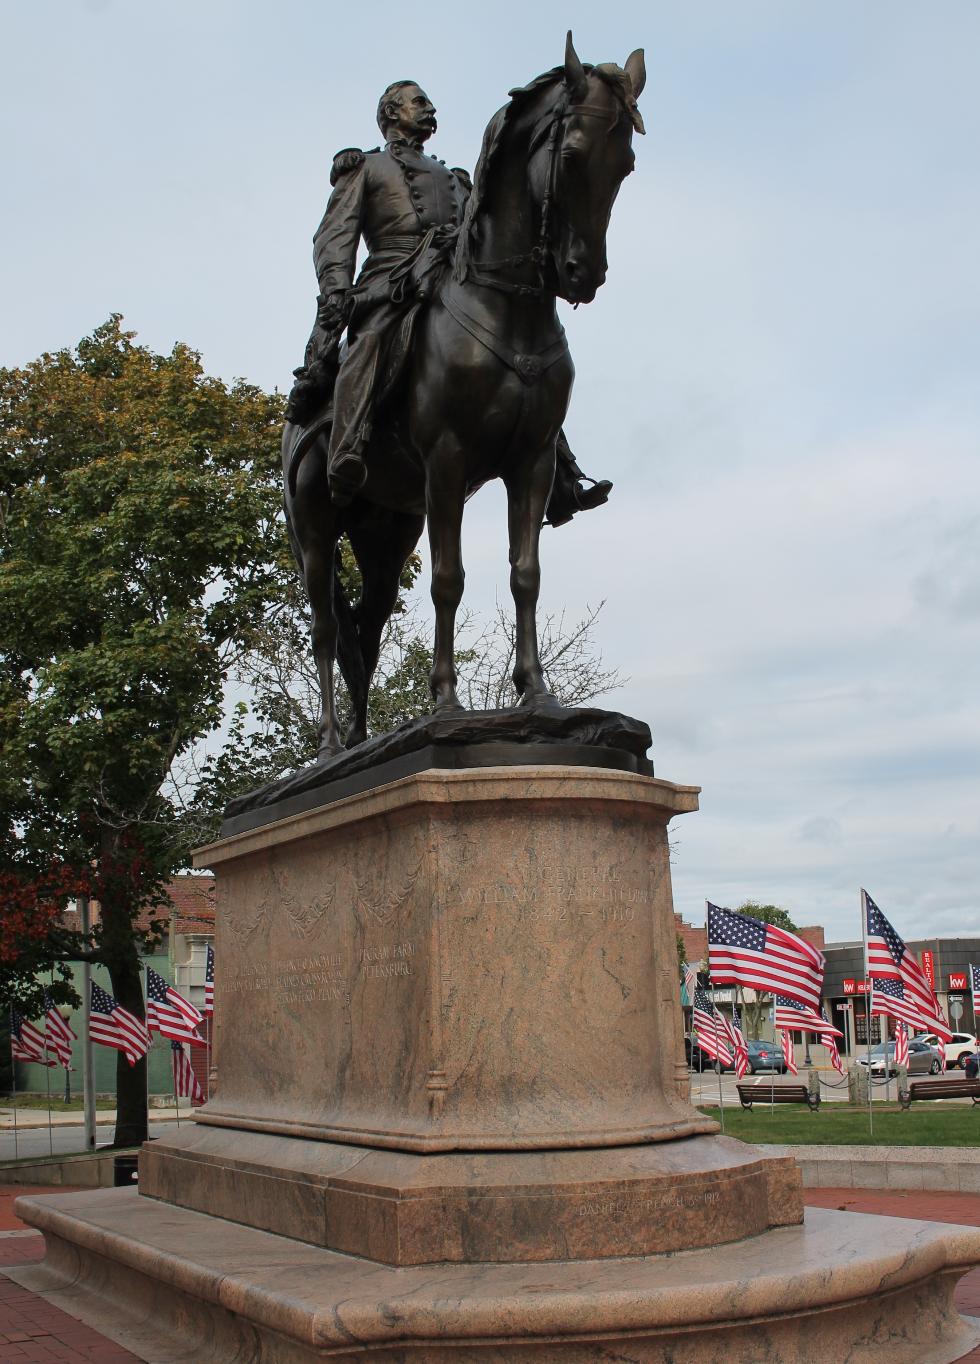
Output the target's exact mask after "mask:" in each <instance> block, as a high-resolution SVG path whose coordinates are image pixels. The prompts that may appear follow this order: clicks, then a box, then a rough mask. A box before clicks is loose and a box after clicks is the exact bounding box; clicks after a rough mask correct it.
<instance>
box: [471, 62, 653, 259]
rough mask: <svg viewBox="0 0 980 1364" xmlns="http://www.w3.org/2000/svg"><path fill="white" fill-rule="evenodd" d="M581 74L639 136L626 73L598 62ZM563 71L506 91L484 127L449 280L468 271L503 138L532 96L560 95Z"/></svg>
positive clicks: (542, 122)
mask: <svg viewBox="0 0 980 1364" xmlns="http://www.w3.org/2000/svg"><path fill="white" fill-rule="evenodd" d="M583 70H584V71H585V73H586V75H589V74H590V73H593V74H595V75H596V76H598V77H599V78H600V79H601V80H603V81H605V83H606V84H607V85H608V86H609V87H610V88H611V89H612V91H613V92H614V94H615V95H616V96H617V98H618V99H619V100H620V102H621V103H622V105H623V109H624V112H625V114H626V116H627V117H628V118H629V119H630V121H631V122H632V124H633V126H634V128H636V130H637V131H638V132H641V133H642V132H643V120H642V118H641V117H640V111H639V110H638V109H637V107H636V99H635V98H634V96H633V82H632V81H631V80H630V77H629V75H628V73H627V72H626V71H624V70H623V68H622V67H621V66H617V65H616V63H615V62H602V63H601V64H600V65H599V66H591V65H589V63H588V62H584V63H583ZM564 84H565V68H564V66H556V67H553V68H552V69H551V70H550V71H544V72H542V74H541V75H540V76H535V78H534V80H533V81H530V82H529V83H528V84H527V85H520V86H517V87H515V89H513V90H510V91H508V94H509V96H510V99H509V102H508V103H507V104H505V105H504V106H503V108H502V109H498V110H497V112H496V113H495V114H494V116H493V118H492V119H491V120H490V122H489V123H488V124H487V127H486V131H485V132H484V134H483V145H482V146H481V148H480V156H479V159H478V160H477V163H476V170H475V171H474V172H473V189H472V190H471V192H470V197H469V199H468V201H467V204H466V211H465V213H464V215H463V225H462V227H461V228H460V231H459V238H458V240H457V243H456V258H455V263H454V266H453V278H454V279H455V280H458V281H462V280H464V279H465V278H466V273H467V270H468V268H469V264H470V258H471V254H472V248H473V238H474V235H475V228H476V220H477V218H478V216H479V214H480V210H481V209H482V207H483V203H484V200H485V199H486V194H487V188H488V185H489V182H490V179H491V176H492V174H493V171H494V169H495V167H496V163H497V161H498V159H499V153H500V149H501V147H502V146H503V144H504V141H505V140H506V138H507V136H508V135H509V134H510V133H511V132H512V131H513V130H514V129H515V128H516V126H517V124H518V122H519V121H520V119H521V118H522V117H523V115H524V114H525V113H527V112H528V111H529V110H530V109H532V107H533V105H534V100H535V96H537V95H539V94H541V93H542V92H543V91H545V90H547V89H548V88H549V87H551V86H561V87H562V92H563V91H564ZM556 102H557V101H551V102H549V104H548V106H547V108H546V110H545V111H544V113H545V114H546V115H548V116H550V115H551V113H552V112H553V110H554V106H555V103H556ZM547 122H548V119H547V117H543V118H539V119H538V120H537V123H536V124H535V126H534V127H533V128H532V130H531V136H530V145H531V148H532V149H533V148H534V146H535V145H536V143H537V140H538V137H539V135H540V134H541V133H543V131H544V129H545V127H546V126H547Z"/></svg>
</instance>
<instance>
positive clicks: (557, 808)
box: [17, 763, 980, 1364]
mask: <svg viewBox="0 0 980 1364" xmlns="http://www.w3.org/2000/svg"><path fill="white" fill-rule="evenodd" d="M696 808H697V788H695V787H684V786H676V785H673V784H672V783H670V782H666V781H662V780H659V779H657V778H655V777H653V776H652V775H650V774H648V773H644V772H639V771H635V770H622V769H620V768H617V767H607V766H604V765H599V766H594V767H592V766H584V765H578V766H568V765H562V764H559V763H550V764H546V765H537V766H535V765H531V764H527V763H524V764H523V765H520V766H503V765H500V766H494V765H480V766H477V767H475V768H465V769H461V770H456V769H452V768H449V769H443V768H436V769H430V770H426V771H421V772H412V773H409V774H406V775H403V776H401V777H400V778H398V779H397V780H393V781H391V782H389V783H387V784H385V785H382V786H379V787H375V788H372V789H368V790H363V791H358V792H355V793H352V794H349V795H347V796H345V797H341V798H336V792H334V793H333V796H328V797H327V798H326V800H325V802H323V803H320V804H319V805H315V806H313V807H311V808H301V809H294V810H292V812H286V813H284V812H283V809H282V807H281V806H278V807H277V805H276V803H275V802H274V803H273V804H272V806H271V807H269V808H267V809H266V812H265V820H264V822H262V823H260V824H259V825H257V826H254V827H252V826H249V825H248V824H246V826H245V827H238V828H237V829H236V830H235V831H233V832H230V833H229V835H228V836H227V837H225V838H223V839H221V841H220V842H218V843H217V844H215V845H214V846H212V847H211V848H208V849H204V850H203V851H202V852H201V854H200V855H199V861H200V863H201V864H202V865H207V866H212V867H214V869H215V874H216V878H217V887H218V923H217V945H216V958H217V970H218V980H217V982H216V1003H217V1013H216V1018H215V1025H216V1026H215V1032H216V1043H215V1045H216V1055H217V1079H218V1083H217V1090H216V1092H215V1093H214V1094H213V1095H212V1098H211V1100H210V1102H209V1103H208V1104H207V1105H206V1106H205V1107H204V1108H202V1109H199V1110H197V1112H196V1114H195V1118H196V1121H195V1122H194V1123H193V1124H188V1125H186V1126H185V1127H184V1128H183V1129H181V1131H180V1132H178V1133H176V1134H174V1135H172V1136H168V1137H165V1138H162V1139H160V1140H158V1141H154V1142H152V1143H149V1144H148V1145H147V1146H146V1147H145V1148H144V1151H143V1153H142V1155H141V1157H140V1185H139V1191H138V1192H134V1191H132V1190H123V1191H111V1192H109V1191H101V1192H99V1193H94V1194H70V1195H62V1196H60V1197H54V1198H39V1199H38V1198H31V1199H22V1200H20V1201H19V1203H18V1210H19V1214H20V1216H22V1217H23V1218H24V1219H25V1220H26V1221H28V1222H30V1223H31V1224H33V1225H36V1226H38V1227H40V1228H41V1229H42V1230H43V1231H44V1233H45V1236H46V1238H47V1243H48V1258H47V1260H46V1262H45V1264H44V1265H43V1266H40V1267H37V1268H33V1267H32V1268H30V1269H27V1268H25V1269H23V1270H19V1271H17V1277H18V1280H19V1282H22V1283H25V1284H29V1285H30V1286H31V1287H34V1288H37V1289H38V1290H39V1291H43V1292H45V1293H46V1294H49V1295H51V1296H52V1298H53V1300H55V1301H58V1302H59V1303H60V1304H61V1305H62V1306H64V1307H66V1308H67V1310H69V1311H73V1312H75V1314H76V1315H79V1316H81V1317H82V1318H83V1319H84V1320H88V1321H91V1322H92V1323H93V1324H97V1325H98V1326H99V1328H100V1329H101V1330H102V1331H103V1332H105V1333H107V1334H109V1335H112V1336H114V1337H115V1338H117V1339H119V1340H120V1341H122V1342H124V1343H127V1344H129V1345H130V1347H131V1348H133V1349H134V1350H135V1351H136V1353H138V1354H141V1355H142V1356H143V1357H144V1358H146V1359H148V1360H155V1361H160V1362H161V1364H163V1361H177V1360H190V1359H193V1360H201V1359H207V1360H209V1361H214V1362H215V1364H219V1362H220V1361H225V1360H228V1361H231V1360H241V1359H249V1360H255V1361H268V1362H269V1364H271V1362H272V1361H275V1364H294V1361H295V1362H297V1364H298V1361H304V1362H305V1361H311V1360H314V1359H316V1360H322V1359H331V1360H354V1359H361V1358H368V1357H369V1358H370V1359H372V1360H377V1361H385V1362H386V1364H396V1361H397V1364H403V1362H405V1364H407V1361H420V1362H421V1361H426V1362H428V1361H432V1364H436V1361H439V1364H443V1361H447V1360H458V1361H470V1360H472V1361H474V1362H475V1361H483V1360H486V1361H494V1364H504V1361H506V1362H507V1364H515V1362H517V1361H524V1360H527V1361H544V1360H549V1361H550V1360H562V1361H564V1360H568V1361H577V1362H579V1364H585V1361H595V1360H603V1359H608V1360H610V1361H612V1360H619V1361H623V1360H630V1361H644V1362H646V1361H661V1362H665V1361H668V1360H670V1361H672V1364H694V1361H698V1364H701V1361H708V1360H712V1359H720V1358H724V1359H726V1360H734V1361H739V1360H745V1361H748V1360H760V1359H773V1360H776V1359H778V1360H782V1361H797V1360H798V1361H801V1364H802V1361H803V1360H807V1361H810V1360H813V1359H814V1358H817V1357H824V1358H828V1359H829V1358H847V1359H849V1360H850V1361H851V1362H852V1364H859V1362H860V1361H871V1360H883V1359H885V1358H886V1356H887V1358H888V1360H889V1364H902V1362H903V1361H906V1360H907V1361H909V1364H911V1361H913V1360H914V1361H916V1364H924V1362H925V1361H930V1360H931V1361H934V1364H941V1362H943V1364H945V1362H946V1361H952V1360H954V1359H956V1358H958V1357H959V1356H960V1355H962V1354H963V1353H964V1352H965V1351H966V1350H967V1349H968V1348H970V1346H971V1345H972V1344H973V1343H974V1339H975V1337H976V1336H977V1335H978V1334H980V1333H977V1332H975V1331H974V1328H973V1327H972V1326H971V1325H969V1324H968V1323H966V1322H965V1321H964V1320H963V1319H961V1318H959V1317H958V1316H957V1314H956V1313H955V1311H954V1310H953V1308H952V1306H951V1298H950V1294H951V1290H952V1285H953V1283H954V1282H955V1279H956V1277H957V1276H958V1274H960V1273H962V1272H963V1271H964V1270H965V1269H967V1268H968V1267H969V1266H970V1265H972V1264H974V1263H976V1262H977V1261H980V1231H975V1230H972V1229H964V1228H948V1227H934V1226H931V1225H928V1224H921V1223H919V1224H917V1223H912V1222H907V1221H904V1220H903V1221H901V1222H896V1221H892V1220H891V1219H873V1218H867V1217H860V1216H855V1215H847V1214H842V1213H831V1212H816V1211H814V1212H810V1213H808V1214H807V1217H806V1220H805V1222H804V1221H803V1204H802V1191H801V1183H800V1177H799V1171H798V1169H797V1167H796V1165H795V1163H794V1162H793V1161H791V1160H789V1159H787V1158H779V1157H773V1156H770V1155H768V1154H765V1153H763V1152H762V1151H760V1150H759V1149H757V1148H754V1147H751V1146H747V1145H744V1144H743V1143H740V1142H737V1141H733V1140H732V1139H730V1138H726V1137H724V1136H721V1135H719V1132H718V1125H717V1124H716V1123H715V1122H714V1121H713V1120H712V1119H710V1118H709V1117H708V1116H707V1115H705V1114H704V1113H702V1112H700V1111H699V1110H698V1109H696V1108H694V1107H693V1106H692V1105H691V1103H690V1102H689V1097H688V1086H689V1081H688V1074H687V1068H686V1065H685V1061H684V1047H683V1036H682V1024H681V1016H680V1009H679V1005H678V970H677V956H676V943H675V922H674V916H673V904H672V896H671V889H670V866H669V861H670V858H669V849H668V843H667V825H668V822H669V820H670V819H671V818H673V817H674V816H675V815H677V814H681V813H684V812H687V811H692V810H694V809H696ZM277 816H279V817H277ZM270 820H271V822H270ZM137 1318H138V1319H139V1320H137ZM815 1332H818V1333H819V1342H820V1345H819V1350H817V1352H816V1353H815V1347H814V1333H815ZM821 1352H822V1353H821Z"/></svg>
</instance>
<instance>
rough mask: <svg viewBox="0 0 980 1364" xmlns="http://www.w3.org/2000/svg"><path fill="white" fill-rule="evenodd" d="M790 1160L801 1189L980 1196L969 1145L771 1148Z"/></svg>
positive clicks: (979, 1156)
mask: <svg viewBox="0 0 980 1364" xmlns="http://www.w3.org/2000/svg"><path fill="white" fill-rule="evenodd" d="M759 1149H760V1150H762V1151H765V1152H766V1153H767V1154H769V1155H774V1156H792V1157H793V1159H794V1160H795V1161H796V1162H797V1164H798V1165H799V1167H800V1170H801V1171H802V1174H803V1187H804V1188H806V1189H910V1190H934V1191H935V1192H937V1193H939V1192H942V1193H971V1194H975V1193H980V1150H974V1149H973V1148H972V1147H969V1146H776V1145H765V1144H763V1143H761V1142H760V1143H759Z"/></svg>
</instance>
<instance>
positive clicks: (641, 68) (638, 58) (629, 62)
mask: <svg viewBox="0 0 980 1364" xmlns="http://www.w3.org/2000/svg"><path fill="white" fill-rule="evenodd" d="M623 70H624V71H625V72H626V74H627V76H629V78H630V83H631V85H632V86H633V98H634V99H639V98H640V95H641V94H642V93H643V87H644V86H645V85H646V83H647V67H646V62H645V61H644V60H643V48H642V47H638V48H637V49H636V51H635V52H631V53H630V55H629V56H628V57H627V58H626V65H625V66H624V67H623Z"/></svg>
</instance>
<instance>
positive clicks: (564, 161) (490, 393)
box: [283, 34, 645, 758]
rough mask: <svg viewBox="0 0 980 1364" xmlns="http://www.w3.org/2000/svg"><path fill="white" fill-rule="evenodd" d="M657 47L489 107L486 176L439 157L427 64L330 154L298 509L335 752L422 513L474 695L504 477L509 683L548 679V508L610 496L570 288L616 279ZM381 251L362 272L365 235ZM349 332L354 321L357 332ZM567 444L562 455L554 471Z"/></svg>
mask: <svg viewBox="0 0 980 1364" xmlns="http://www.w3.org/2000/svg"><path fill="white" fill-rule="evenodd" d="M644 81H645V70H644V64H643V53H642V51H637V52H634V53H632V54H631V56H630V57H629V58H627V61H626V65H625V67H619V66H617V65H615V64H614V63H603V64H602V65H600V66H595V67H593V66H589V65H587V64H583V63H582V62H580V61H579V58H578V56H577V54H576V52H575V49H574V46H573V45H572V40H571V34H569V36H568V42H567V45H566V52H565V62H564V65H563V66H560V67H557V68H555V69H554V70H553V71H549V72H546V73H545V74H544V75H542V76H539V77H538V78H537V79H536V80H534V81H532V82H531V83H530V84H529V85H527V86H524V87H523V88H521V89H518V90H514V91H512V92H511V96H510V101H509V103H508V104H506V105H505V106H504V108H503V109H501V110H500V111H499V112H498V113H497V114H495V115H494V117H493V119H491V121H490V124H489V125H488V127H487V130H486V133H485V134H484V139H483V147H482V150H481V153H480V159H479V162H478V164H477V167H476V172H475V175H474V178H473V183H472V187H471V186H470V182H469V178H468V176H467V175H466V173H465V172H464V171H461V170H459V169H449V168H447V167H446V166H445V165H443V163H442V162H440V161H437V160H435V158H433V157H430V156H426V155H425V154H424V153H423V151H422V146H423V144H424V142H425V141H426V140H427V138H428V137H430V136H431V134H432V133H433V132H434V131H435V127H436V120H435V109H434V107H433V105H432V104H431V102H430V101H429V99H428V97H427V96H426V94H425V92H424V91H423V90H422V89H421V88H420V87H419V86H418V85H417V84H416V83H415V82H412V81H399V82H397V83H396V84H395V85H392V86H389V87H388V89H387V90H386V91H385V92H384V94H383V95H382V97H381V101H380V103H379V107H378V123H379V126H380V127H381V128H382V131H383V134H384V136H385V139H386V144H385V146H384V148H379V149H377V150H375V151H372V152H367V153H365V152H361V151H360V150H357V149H353V148H351V149H347V150H345V151H342V152H340V153H338V155H337V156H336V158H335V159H334V167H333V172H332V175H331V180H332V182H333V184H334V190H333V194H332V196H331V199H330V202H329V204H328V206H327V211H326V213H325V215H324V219H323V222H322V223H321V225H320V227H319V229H318V231H317V234H316V237H315V239H314V257H315V262H316V265H317V277H318V281H319V284H320V297H319V300H318V309H317V319H316V325H315V327H314V330H313V334H312V336H311V338H310V342H309V344H308V346H307V351H306V357H305V363H304V365H303V367H302V368H301V369H300V370H297V372H296V383H295V385H294V387H293V391H292V393H291V394H290V399H289V404H288V406H287V412H286V426H285V430H284V433H283V472H284V482H285V507H286V520H287V526H288V529H289V534H290V540H291V542H292V545H293V548H294V551H295V553H296V558H297V561H298V563H299V566H300V570H301V573H302V576H303V580H304V583H305V586H306V590H307V594H308V596H309V600H310V607H311V615H312V643H313V653H314V658H315V662H316V666H317V671H318V675H319V680H320V687H321V694H322V714H321V722H320V748H319V754H320V757H321V758H327V757H330V756H331V755H333V754H334V753H337V752H339V751H340V749H341V747H342V739H341V735H340V732H339V728H338V721H337V708H336V701H335V693H334V664H335V661H336V663H338V664H339V666H340V670H341V672H342V674H343V677H344V680H345V682H346V684H347V687H348V690H349V692H350V697H351V703H352V716H353V718H352V723H351V726H350V729H349V732H348V734H347V736H346V744H347V747H351V746H353V745H354V744H357V743H360V742H362V741H363V740H364V739H365V737H366V734H367V699H368V688H369V685H370V681H371V677H372V675H373V672H374V669H375V667H376V665H377V661H378V653H379V649H380V644H381V637H382V633H383V631H384V627H385V624H386V622H387V620H388V618H389V616H390V614H391V612H392V610H393V608H394V606H395V602H396V599H397V594H398V586H399V579H400V575H401V572H402V569H403V567H404V565H405V563H406V561H407V559H408V557H409V555H410V554H411V553H412V551H413V550H414V549H415V546H416V545H417V543H418V541H419V538H420V536H421V534H422V530H423V527H424V526H425V525H426V522H427V523H428V532H429V547H430V557H431V591H432V601H433V604H434V607H435V642H434V658H433V668H432V673H431V687H432V695H433V700H434V703H435V709H436V711H444V710H452V709H457V710H458V709H460V703H459V700H458V698H457V695H456V671H455V667H454V643H455V621H456V612H457V609H458V607H459V603H460V600H461V598H462V592H463V565H462V552H461V544H460V532H461V525H462V517H463V506H464V503H465V501H466V499H467V497H469V496H470V494H472V493H473V492H475V491H476V490H477V489H478V488H480V487H481V486H482V485H483V484H484V483H486V482H489V481H490V480H491V479H494V478H500V479H502V480H503V482H504V485H505V487H506V490H507V502H508V527H509V542H510V565H511V590H512V592H513V595H514V602H515V607H516V638H515V645H516V647H515V667H514V674H513V677H514V685H515V687H516V689H517V692H518V694H519V696H520V697H521V700H522V703H524V704H529V703H532V702H535V701H543V700H546V699H548V698H549V693H548V690H547V684H546V681H545V678H544V676H543V674H542V669H541V663H540V659H539V655H538V640H537V624H536V610H537V599H538V587H539V580H540V565H539V553H538V542H539V537H540V532H541V527H542V523H543V522H545V521H546V520H548V521H550V522H551V523H552V524H553V525H560V524H562V523H563V522H564V521H567V520H569V519H570V517H571V516H572V515H573V514H574V512H575V511H578V510H582V509H587V508H589V507H592V506H598V505H599V504H600V503H601V502H604V501H605V500H606V497H607V496H608V493H609V490H610V488H611V484H609V483H607V482H602V483H598V484H594V485H593V486H592V487H591V488H586V487H585V485H584V478H585V476H584V475H583V474H582V472H581V470H580V469H579V468H578V466H577V465H576V464H575V461H574V459H573V457H572V455H571V451H570V450H569V448H568V444H567V441H566V440H565V439H564V435H563V432H562V422H563V420H564V417H565V412H566V410H567V407H568V401H569V396H570V393H571V387H572V379H573V377H574V372H575V371H574V367H573V365H572V360H571V356H570V354H569V351H568V345H567V342H566V339H565V333H564V331H563V329H562V327H561V325H560V323H559V321H558V316H557V311H556V307H555V302H556V299H557V298H563V299H565V300H566V301H567V302H569V303H573V304H579V303H589V302H591V300H592V299H593V298H594V297H595V294H596V290H597V289H598V288H599V286H600V285H601V284H602V283H603V281H604V280H605V277H606V251H605V240H606V230H607V228H608V224H609V217H610V213H611V211H612V206H613V202H614V201H615V198H616V194H617V192H618V190H619V187H620V185H621V183H622V181H623V180H624V178H625V177H626V176H627V175H628V174H629V173H630V171H631V170H632V168H633V151H632V147H631V143H632V137H633V132H634V130H635V131H638V132H643V123H642V120H641V118H640V114H639V111H638V109H637V99H638V98H639V95H640V92H641V91H642V89H643V85H644ZM362 236H363V238H364V239H365V241H366V243H367V247H368V257H367V260H366V262H365V265H364V267H363V269H362V270H361V272H360V275H359V276H358V278H357V281H356V283H354V282H353V272H354V263H355V257H356V253H357V248H358V243H359V240H360V238H361V237H362ZM345 333H346V336H345ZM556 463H557V466H558V469H557V475H556ZM343 535H346V536H347V538H348V540H349V543H350V546H351V549H352V551H353V554H354V557H355V559H356V562H357V564H358V567H359V569H360V574H361V580H362V591H361V596H360V599H359V601H358V602H357V603H356V604H353V605H352V604H351V603H350V602H348V600H347V599H346V595H345V593H344V591H343V589H342V586H341V584H340V581H339V578H338V575H337V573H336V571H335V566H336V561H337V547H338V543H339V541H340V538H341V537H342V536H343Z"/></svg>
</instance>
